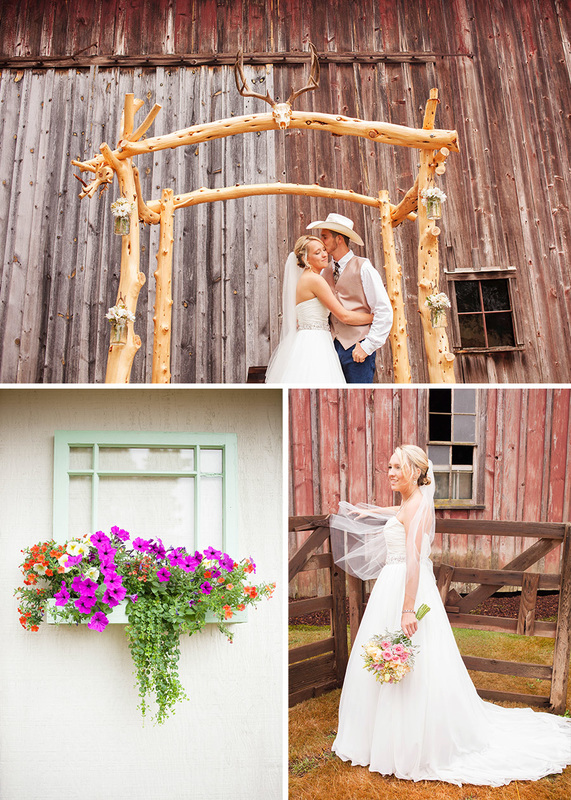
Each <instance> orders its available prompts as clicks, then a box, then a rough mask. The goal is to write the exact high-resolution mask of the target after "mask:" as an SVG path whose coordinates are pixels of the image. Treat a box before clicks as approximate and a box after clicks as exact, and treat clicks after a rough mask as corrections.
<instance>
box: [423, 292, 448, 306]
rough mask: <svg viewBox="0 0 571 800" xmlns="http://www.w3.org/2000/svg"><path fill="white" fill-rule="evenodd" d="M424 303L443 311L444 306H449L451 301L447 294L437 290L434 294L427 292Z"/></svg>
mask: <svg viewBox="0 0 571 800" xmlns="http://www.w3.org/2000/svg"><path fill="white" fill-rule="evenodd" d="M424 305H425V306H428V307H429V308H434V309H435V310H436V311H444V309H445V308H450V307H451V303H450V300H449V299H448V296H447V295H446V294H445V293H444V292H437V293H436V294H429V295H428V297H427V298H426V300H425V301H424Z"/></svg>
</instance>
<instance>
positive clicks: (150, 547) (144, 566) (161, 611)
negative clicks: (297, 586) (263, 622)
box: [15, 526, 275, 723]
mask: <svg viewBox="0 0 571 800" xmlns="http://www.w3.org/2000/svg"><path fill="white" fill-rule="evenodd" d="M22 552H23V555H24V561H23V563H22V565H21V567H22V573H23V575H24V584H25V585H24V586H20V587H18V588H17V589H16V591H15V594H16V595H18V597H19V601H20V602H19V608H18V611H19V613H20V622H21V624H22V626H23V627H24V628H25V629H26V630H29V631H37V630H38V629H39V624H40V623H41V622H42V621H45V622H47V623H48V624H58V625H61V624H64V625H65V624H83V623H86V624H87V627H88V628H89V629H90V630H93V631H97V632H102V631H103V630H105V628H106V627H107V625H109V624H110V623H111V624H116V625H126V629H125V632H126V635H127V641H128V644H129V649H130V650H131V657H132V659H133V662H134V665H135V674H136V676H137V683H138V686H139V699H140V704H139V708H140V710H141V713H142V714H143V717H144V716H145V714H146V712H147V711H148V709H149V700H148V697H149V696H150V697H151V698H152V697H154V699H155V701H156V708H157V711H156V715H155V719H156V721H157V722H158V723H162V722H164V721H165V719H167V718H168V716H169V715H170V714H171V713H172V711H173V709H174V706H175V705H176V703H177V702H179V701H182V700H186V699H187V695H186V692H185V690H184V687H183V685H182V683H181V682H180V679H179V676H178V661H179V657H180V637H181V635H183V634H187V635H189V636H191V635H192V634H193V633H197V632H198V631H200V630H201V629H202V628H203V627H204V626H205V625H207V624H215V625H216V626H217V627H218V630H219V631H220V632H221V633H223V634H225V635H226V636H227V637H228V639H229V640H230V641H232V636H233V632H232V631H231V630H230V628H229V625H233V624H234V623H237V622H246V614H247V607H248V606H249V605H252V604H255V603H257V602H259V601H260V600H262V599H263V598H264V597H267V598H269V597H271V596H272V593H273V590H274V588H275V584H260V585H258V586H255V585H253V584H252V583H250V576H251V574H252V573H254V572H255V570H256V565H255V564H254V562H253V561H252V559H251V558H245V559H242V560H241V561H240V562H238V561H234V559H233V558H232V557H231V556H229V555H228V553H223V552H222V551H221V550H216V549H215V548H214V547H207V548H206V550H204V551H203V552H199V551H195V552H194V553H191V552H188V551H187V550H186V549H185V548H184V547H176V548H175V547H168V548H167V547H165V546H164V545H163V543H162V541H161V540H160V539H156V540H155V539H148V540H147V539H142V538H139V537H137V538H134V539H133V540H132V541H131V535H130V534H129V533H128V532H127V531H125V530H123V529H121V528H119V527H117V526H114V527H113V528H111V532H110V534H109V536H108V535H107V534H105V533H104V532H103V531H97V533H94V534H92V535H91V536H90V535H89V534H86V535H85V536H82V537H80V538H79V539H74V540H71V541H66V542H65V543H58V542H56V541H54V540H53V539H52V540H50V541H48V542H39V543H38V544H35V545H33V546H31V547H28V548H26V549H25V550H23V551H22Z"/></svg>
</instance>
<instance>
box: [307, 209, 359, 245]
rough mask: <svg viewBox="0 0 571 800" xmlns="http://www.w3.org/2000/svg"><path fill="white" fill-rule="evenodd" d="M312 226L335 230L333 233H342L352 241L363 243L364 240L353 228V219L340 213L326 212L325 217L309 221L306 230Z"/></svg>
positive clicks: (309, 229) (311, 228) (312, 227)
mask: <svg viewBox="0 0 571 800" xmlns="http://www.w3.org/2000/svg"><path fill="white" fill-rule="evenodd" d="M314 228H325V229H326V230H328V231H335V233H342V234H343V235H344V236H348V237H349V239H351V241H352V242H355V243H356V244H360V245H363V244H364V242H363V240H362V239H361V237H360V236H359V235H358V234H357V233H355V231H354V230H353V220H352V219H349V217H344V216H342V214H328V215H327V219H320V220H318V221H317V222H311V223H310V224H309V225H308V226H307V230H308V231H311V230H313V229H314Z"/></svg>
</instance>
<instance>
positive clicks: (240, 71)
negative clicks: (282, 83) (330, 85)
mask: <svg viewBox="0 0 571 800" xmlns="http://www.w3.org/2000/svg"><path fill="white" fill-rule="evenodd" d="M309 47H310V50H311V70H310V73H309V78H308V80H307V83H306V84H305V86H304V87H303V89H293V88H292V90H291V94H290V96H289V97H288V99H287V100H286V101H285V102H286V104H287V105H288V106H291V104H292V103H293V101H294V100H295V99H296V98H298V97H299V96H300V94H303V93H304V92H311V91H312V90H313V89H317V87H318V86H319V58H318V57H317V50H316V49H315V47H314V45H313V44H312V43H311V42H310V43H309ZM234 77H235V78H236V86H237V88H238V91H239V93H240V94H241V95H242V97H257V98H258V99H260V100H264V102H266V103H269V104H270V105H271V106H272V108H273V107H274V106H275V105H277V103H276V101H275V100H274V98H273V97H272V96H271V94H270V93H269V92H266V94H265V95H263V94H260V93H259V92H252V91H251V89H250V87H249V85H248V81H247V80H246V76H245V75H244V53H243V52H242V50H238V55H237V56H236V63H235V64H234Z"/></svg>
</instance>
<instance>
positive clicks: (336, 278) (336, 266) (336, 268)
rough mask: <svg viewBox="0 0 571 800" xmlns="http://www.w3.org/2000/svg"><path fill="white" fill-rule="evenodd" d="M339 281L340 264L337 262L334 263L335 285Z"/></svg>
mask: <svg viewBox="0 0 571 800" xmlns="http://www.w3.org/2000/svg"><path fill="white" fill-rule="evenodd" d="M338 280H339V264H338V263H337V261H334V262H333V283H337V281H338Z"/></svg>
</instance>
